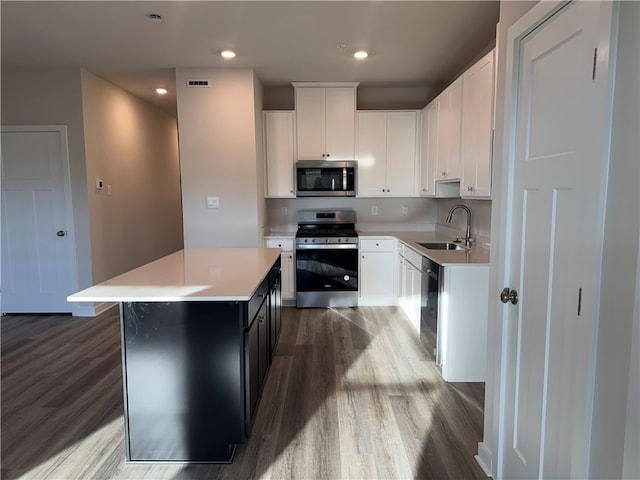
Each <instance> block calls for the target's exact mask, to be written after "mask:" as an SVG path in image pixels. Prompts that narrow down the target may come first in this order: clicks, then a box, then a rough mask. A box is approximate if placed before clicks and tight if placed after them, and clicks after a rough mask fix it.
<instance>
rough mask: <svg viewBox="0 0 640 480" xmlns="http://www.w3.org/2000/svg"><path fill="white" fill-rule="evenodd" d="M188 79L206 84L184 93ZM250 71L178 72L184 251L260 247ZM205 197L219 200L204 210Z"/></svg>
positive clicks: (253, 92)
mask: <svg viewBox="0 0 640 480" xmlns="http://www.w3.org/2000/svg"><path fill="white" fill-rule="evenodd" d="M189 79H197V80H209V82H210V87H208V88H188V87H187V86H186V82H187V80H189ZM260 88H261V87H260V85H258V84H257V82H256V78H255V76H254V74H253V71H252V70H248V69H236V70H234V69H230V70H227V69H213V68H178V69H176V90H177V92H176V93H177V102H178V134H179V138H180V163H181V174H182V206H183V223H184V245H185V247H187V248H189V247H255V246H258V245H259V244H260V243H261V235H260V233H261V232H260V218H259V217H260V213H259V211H260V208H261V207H260V205H261V203H262V202H264V198H262V197H263V195H262V194H261V193H260V188H259V187H258V182H262V178H258V154H259V151H258V147H257V139H258V135H259V134H257V132H256V128H257V125H259V122H260V120H258V119H256V118H255V117H256V116H257V112H259V109H258V108H256V105H255V100H256V95H259V94H257V93H256V90H257V89H260ZM258 116H259V115H258ZM207 196H216V197H219V200H220V208H219V209H207V207H206V198H207Z"/></svg>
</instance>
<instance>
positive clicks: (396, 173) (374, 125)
mask: <svg viewBox="0 0 640 480" xmlns="http://www.w3.org/2000/svg"><path fill="white" fill-rule="evenodd" d="M357 125H358V128H357V130H358V142H357V154H356V160H358V196H359V197H410V196H414V195H415V191H414V190H415V188H414V185H415V173H416V139H417V137H416V135H417V132H416V129H417V112H415V111H403V112H381V111H368V112H358V115H357Z"/></svg>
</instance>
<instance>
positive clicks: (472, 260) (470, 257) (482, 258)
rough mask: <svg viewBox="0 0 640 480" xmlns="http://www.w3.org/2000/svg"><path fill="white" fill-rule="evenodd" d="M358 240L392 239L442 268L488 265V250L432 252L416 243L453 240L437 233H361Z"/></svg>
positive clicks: (476, 247) (479, 248)
mask: <svg viewBox="0 0 640 480" xmlns="http://www.w3.org/2000/svg"><path fill="white" fill-rule="evenodd" d="M358 236H359V237H360V238H367V237H394V238H397V239H398V240H400V241H401V242H403V243H405V244H407V245H408V246H409V247H411V248H412V249H413V250H415V251H416V252H418V253H419V254H420V255H423V256H425V257H427V258H430V259H431V260H433V261H434V262H436V263H437V264H439V265H442V266H443V267H447V266H455V265H478V266H481V265H489V249H488V248H485V247H479V246H472V247H469V248H468V249H467V250H464V251H463V250H432V249H428V248H425V247H423V246H421V245H418V242H421V243H425V242H434V241H435V242H451V241H453V238H451V237H450V236H447V235H444V234H442V233H438V232H413V231H411V232H362V231H358Z"/></svg>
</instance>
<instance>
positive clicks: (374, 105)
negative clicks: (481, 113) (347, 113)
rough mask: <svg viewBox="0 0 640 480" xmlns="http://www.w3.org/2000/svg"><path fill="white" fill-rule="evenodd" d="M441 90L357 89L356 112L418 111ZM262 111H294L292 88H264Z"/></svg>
mask: <svg viewBox="0 0 640 480" xmlns="http://www.w3.org/2000/svg"><path fill="white" fill-rule="evenodd" d="M440 90H441V89H439V88H428V87H405V88H377V87H362V86H360V87H358V91H357V97H356V103H357V106H356V108H357V109H358V110H400V109H407V110H419V109H421V108H422V107H424V106H425V105H426V104H427V103H429V101H431V99H433V98H434V97H435V96H436V95H437V94H438V93H439V92H440ZM263 109H264V110H294V109H295V101H294V91H293V86H286V87H265V88H264V107H263Z"/></svg>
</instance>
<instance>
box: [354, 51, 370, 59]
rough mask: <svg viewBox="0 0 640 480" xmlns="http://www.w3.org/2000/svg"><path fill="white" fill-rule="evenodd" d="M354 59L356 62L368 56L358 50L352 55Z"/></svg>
mask: <svg viewBox="0 0 640 480" xmlns="http://www.w3.org/2000/svg"><path fill="white" fill-rule="evenodd" d="M353 56H354V58H357V59H358V60H362V59H363V58H367V57H368V56H369V54H368V53H367V52H365V51H364V50H359V51H357V52H356V53H354V54H353Z"/></svg>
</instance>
